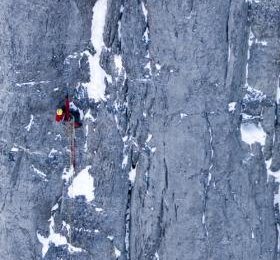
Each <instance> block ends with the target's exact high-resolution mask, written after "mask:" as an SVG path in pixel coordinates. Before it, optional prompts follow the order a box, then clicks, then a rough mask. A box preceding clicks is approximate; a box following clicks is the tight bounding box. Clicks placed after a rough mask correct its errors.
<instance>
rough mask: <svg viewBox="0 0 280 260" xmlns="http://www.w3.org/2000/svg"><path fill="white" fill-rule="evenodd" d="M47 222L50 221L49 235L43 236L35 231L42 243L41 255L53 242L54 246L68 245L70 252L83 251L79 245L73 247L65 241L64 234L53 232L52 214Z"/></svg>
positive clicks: (43, 254) (44, 253)
mask: <svg viewBox="0 0 280 260" xmlns="http://www.w3.org/2000/svg"><path fill="white" fill-rule="evenodd" d="M49 222H50V225H49V236H48V237H44V236H42V235H40V234H39V233H38V232H37V238H38V240H39V242H40V243H41V244H42V256H43V257H45V255H46V253H47V252H48V250H49V247H50V245H51V244H54V245H55V246H56V247H57V246H63V245H66V246H67V247H68V251H69V252H70V253H71V254H72V253H75V252H83V249H81V248H79V247H74V246H72V245H71V244H69V243H68V242H67V239H66V237H65V236H62V235H61V234H59V233H55V224H54V218H53V216H52V217H51V218H50V219H49Z"/></svg>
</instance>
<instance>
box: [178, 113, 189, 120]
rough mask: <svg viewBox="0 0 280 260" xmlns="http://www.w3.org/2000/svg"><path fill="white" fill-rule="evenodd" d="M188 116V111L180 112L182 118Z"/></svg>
mask: <svg viewBox="0 0 280 260" xmlns="http://www.w3.org/2000/svg"><path fill="white" fill-rule="evenodd" d="M187 116H188V114H186V113H180V117H181V119H183V118H185V117H187Z"/></svg>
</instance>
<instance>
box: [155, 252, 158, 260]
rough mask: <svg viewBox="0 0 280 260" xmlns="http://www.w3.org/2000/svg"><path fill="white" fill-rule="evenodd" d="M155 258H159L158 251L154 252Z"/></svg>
mask: <svg viewBox="0 0 280 260" xmlns="http://www.w3.org/2000/svg"><path fill="white" fill-rule="evenodd" d="M155 257H156V260H159V255H158V252H156V253H155Z"/></svg>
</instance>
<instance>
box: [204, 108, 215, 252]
mask: <svg viewBox="0 0 280 260" xmlns="http://www.w3.org/2000/svg"><path fill="white" fill-rule="evenodd" d="M204 117H205V120H206V125H207V131H208V135H209V143H208V145H209V146H208V147H209V149H210V156H209V167H208V170H207V176H206V178H204V192H203V194H204V205H203V213H202V220H201V222H202V225H203V228H204V232H205V236H206V239H207V254H208V256H209V254H210V250H211V245H210V241H209V237H208V236H209V233H208V228H207V223H206V222H207V199H208V193H209V190H210V185H211V181H212V169H213V166H214V147H213V130H212V126H211V124H210V120H209V116H208V113H207V112H205V113H204ZM207 154H208V153H207ZM205 179H206V180H205Z"/></svg>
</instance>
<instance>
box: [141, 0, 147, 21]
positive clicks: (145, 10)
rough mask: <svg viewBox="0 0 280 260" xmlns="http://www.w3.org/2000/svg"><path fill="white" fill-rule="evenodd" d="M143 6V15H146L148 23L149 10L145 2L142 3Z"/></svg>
mask: <svg viewBox="0 0 280 260" xmlns="http://www.w3.org/2000/svg"><path fill="white" fill-rule="evenodd" d="M141 6H142V11H143V14H144V17H145V22H146V23H147V21H148V10H147V8H146V6H145V4H144V2H141Z"/></svg>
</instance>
